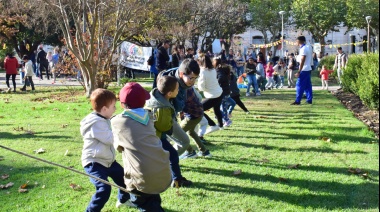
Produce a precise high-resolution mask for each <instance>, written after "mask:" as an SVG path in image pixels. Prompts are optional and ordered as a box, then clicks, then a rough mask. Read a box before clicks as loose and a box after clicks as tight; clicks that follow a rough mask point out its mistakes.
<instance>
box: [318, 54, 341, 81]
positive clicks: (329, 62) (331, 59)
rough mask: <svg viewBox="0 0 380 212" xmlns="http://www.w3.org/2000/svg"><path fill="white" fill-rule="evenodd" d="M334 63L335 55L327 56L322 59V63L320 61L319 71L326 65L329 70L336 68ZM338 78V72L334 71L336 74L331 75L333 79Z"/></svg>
mask: <svg viewBox="0 0 380 212" xmlns="http://www.w3.org/2000/svg"><path fill="white" fill-rule="evenodd" d="M334 63H335V55H331V56H325V57H323V58H322V59H321V61H319V64H318V69H319V70H321V69H322V66H323V65H325V66H326V67H327V69H328V70H332V69H333V67H334ZM337 76H338V75H337V72H336V71H334V73H332V74H331V77H333V78H334V79H336V77H337Z"/></svg>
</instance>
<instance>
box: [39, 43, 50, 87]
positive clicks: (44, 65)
mask: <svg viewBox="0 0 380 212" xmlns="http://www.w3.org/2000/svg"><path fill="white" fill-rule="evenodd" d="M37 64H39V67H40V79H41V80H42V79H43V77H42V72H43V71H45V72H46V77H47V79H48V80H49V62H48V60H47V59H46V52H45V51H44V49H43V46H42V44H41V45H40V46H39V47H38V52H37Z"/></svg>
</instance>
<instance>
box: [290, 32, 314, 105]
mask: <svg viewBox="0 0 380 212" xmlns="http://www.w3.org/2000/svg"><path fill="white" fill-rule="evenodd" d="M297 43H298V46H299V47H300V50H299V57H298V59H299V63H300V66H299V72H298V73H296V74H295V76H296V77H298V79H297V83H296V100H295V101H294V102H293V103H292V104H291V105H300V104H301V100H302V96H303V93H304V92H305V93H306V98H307V100H306V103H307V104H313V86H312V84H311V64H312V63H311V61H312V59H313V58H312V57H313V55H312V51H310V47H309V46H307V45H306V44H305V43H306V38H305V36H299V37H298V38H297Z"/></svg>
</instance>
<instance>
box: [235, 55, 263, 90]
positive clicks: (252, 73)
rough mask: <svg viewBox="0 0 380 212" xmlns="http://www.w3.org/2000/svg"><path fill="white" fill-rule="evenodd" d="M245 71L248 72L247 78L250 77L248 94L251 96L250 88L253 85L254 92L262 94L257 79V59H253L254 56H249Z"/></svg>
mask: <svg viewBox="0 0 380 212" xmlns="http://www.w3.org/2000/svg"><path fill="white" fill-rule="evenodd" d="M245 71H246V73H247V79H248V87H247V93H246V96H250V93H249V90H250V88H251V86H252V88H253V93H254V94H255V95H257V96H260V95H261V93H260V91H259V86H258V84H257V79H256V73H257V70H256V65H255V61H254V60H253V58H249V60H248V63H247V65H246V66H245ZM239 93H240V92H239ZM239 95H240V94H239Z"/></svg>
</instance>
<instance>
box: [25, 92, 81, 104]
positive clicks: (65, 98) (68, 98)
mask: <svg viewBox="0 0 380 212" xmlns="http://www.w3.org/2000/svg"><path fill="white" fill-rule="evenodd" d="M81 95H84V94H83V92H68V93H65V92H63V93H59V94H50V95H49V96H43V97H36V98H33V99H31V101H33V102H44V101H50V103H53V102H54V101H59V102H69V103H75V102H78V101H79V100H78V98H77V97H78V96H81Z"/></svg>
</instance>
